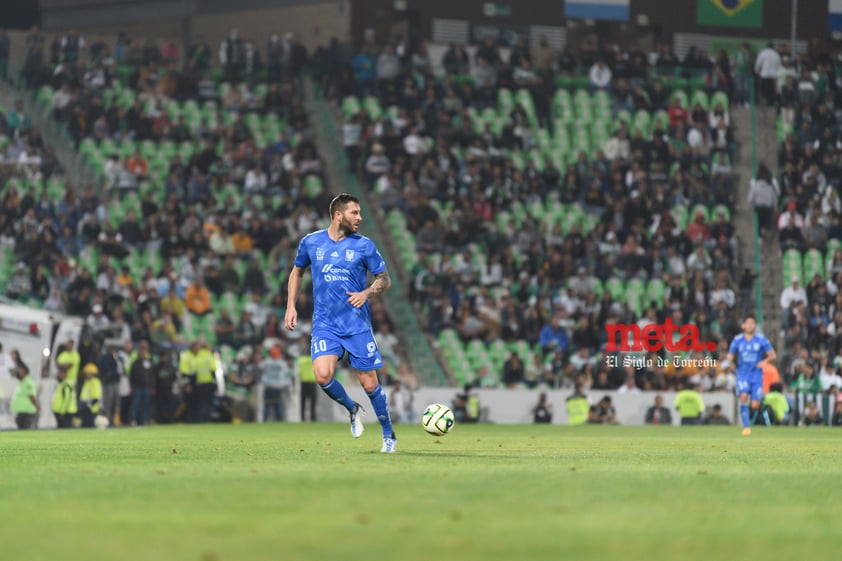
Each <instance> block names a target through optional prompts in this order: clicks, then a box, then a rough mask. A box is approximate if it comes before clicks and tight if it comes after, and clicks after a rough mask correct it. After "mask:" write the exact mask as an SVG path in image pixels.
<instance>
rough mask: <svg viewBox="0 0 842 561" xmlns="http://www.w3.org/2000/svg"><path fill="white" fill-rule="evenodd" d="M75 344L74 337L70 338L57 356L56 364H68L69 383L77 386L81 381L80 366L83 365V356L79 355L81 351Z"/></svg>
mask: <svg viewBox="0 0 842 561" xmlns="http://www.w3.org/2000/svg"><path fill="white" fill-rule="evenodd" d="M73 346H74V341H73V339H68V340H67V343H66V344H65V345H64V350H63V351H61V352H60V353H59V354H58V356H57V357H56V364H57V365H60V364H66V365H67V367H68V368H67V383H68V384H73V385H74V386H75V385H77V384H78V383H79V366H81V363H82V357H81V356H80V355H79V351H77V350H75V349H74V347H73Z"/></svg>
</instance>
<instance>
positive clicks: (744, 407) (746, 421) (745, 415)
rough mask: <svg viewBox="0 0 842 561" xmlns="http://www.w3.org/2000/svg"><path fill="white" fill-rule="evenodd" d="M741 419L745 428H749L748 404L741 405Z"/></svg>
mask: <svg viewBox="0 0 842 561" xmlns="http://www.w3.org/2000/svg"><path fill="white" fill-rule="evenodd" d="M740 418H741V419H742V420H743V428H748V425H749V419H748V403H740Z"/></svg>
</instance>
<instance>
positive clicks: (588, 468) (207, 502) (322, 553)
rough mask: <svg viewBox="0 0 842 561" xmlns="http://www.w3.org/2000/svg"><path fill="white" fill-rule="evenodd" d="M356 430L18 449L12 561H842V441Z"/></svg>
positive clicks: (30, 440)
mask: <svg viewBox="0 0 842 561" xmlns="http://www.w3.org/2000/svg"><path fill="white" fill-rule="evenodd" d="M367 429H368V430H367V431H366V433H365V434H364V435H363V437H362V438H360V439H359V440H354V439H352V438H351V436H350V434H349V431H348V427H347V426H346V425H339V424H312V425H294V424H271V425H224V426H223V425H214V426H176V427H150V428H139V429H124V430H108V431H97V430H87V431H83V430H75V431H67V432H62V431H42V432H27V433H15V432H10V433H2V434H0V503H2V508H0V551H2V559H8V560H10V561H11V560H20V561H32V560H44V561H76V560H79V561H98V560H108V561H113V560H119V559H125V560H131V561H145V560H149V561H152V560H155V561H160V560H173V561H193V560H195V561H235V560H251V561H260V560H310V559H312V560H319V561H333V560H337V561H340V560H341V561H355V560H376V561H392V560H395V561H412V560H416V559H419V560H420V559H424V560H431V559H433V560H436V559H459V560H460V561H473V560H477V561H479V560H483V561H489V560H506V561H508V560H530V561H534V560H539V559H540V560H543V559H547V560H559V559H565V560H566V559H570V560H585V559H588V560H590V559H595V560H598V559H624V560H630V559H647V560H650V561H651V560H659V559H665V560H666V559H670V560H681V561H695V560H705V561H710V560H719V559H722V560H733V559H744V560H766V559H816V560H818V559H821V560H825V559H839V558H840V555H842V554H840V553H839V551H840V547H842V544H840V542H839V536H840V535H842V531H841V530H840V528H842V519H840V518H842V492H840V488H842V446H840V442H842V440H841V439H840V437H842V431H837V430H836V429H822V428H818V429H795V428H779V429H765V428H758V429H756V430H755V431H754V434H753V435H752V436H751V437H749V438H743V437H741V436H740V431H739V428H737V427H717V428H712V427H711V428H708V427H698V428H696V427H693V428H674V427H607V426H586V427H577V428H568V427H555V426H492V425H474V426H468V425H458V426H456V427H455V429H454V430H453V432H452V433H451V434H449V435H447V436H445V437H441V438H435V437H430V436H428V435H427V434H426V433H424V432H423V430H422V429H421V427H420V425H416V426H405V425H400V426H399V427H398V438H399V440H398V443H399V452H398V453H396V454H393V455H383V454H380V453H379V448H380V440H379V430H378V429H379V427H377V426H376V425H375V426H372V425H371V424H370V423H369V426H368V427H367Z"/></svg>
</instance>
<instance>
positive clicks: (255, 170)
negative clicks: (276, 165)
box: [245, 162, 269, 194]
mask: <svg viewBox="0 0 842 561" xmlns="http://www.w3.org/2000/svg"><path fill="white" fill-rule="evenodd" d="M268 187H269V178H268V177H267V176H266V172H265V171H263V168H262V167H261V166H260V163H259V162H255V164H254V166H253V167H252V168H251V169H250V170H248V172H247V173H246V182H245V189H246V193H249V194H255V193H263V192H265V191H266V189H267V188H268Z"/></svg>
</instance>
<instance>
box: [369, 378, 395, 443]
mask: <svg viewBox="0 0 842 561" xmlns="http://www.w3.org/2000/svg"><path fill="white" fill-rule="evenodd" d="M366 393H368V392H366ZM368 399H369V400H371V405H372V407H374V413H375V414H376V415H377V420H378V421H380V426H381V427H383V436H392V433H393V432H395V429H393V428H392V418H391V417H390V416H389V403H388V402H387V401H386V392H384V391H383V388H381V387H380V384H377V387H375V388H374V389H373V390H372V391H371V393H368Z"/></svg>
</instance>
